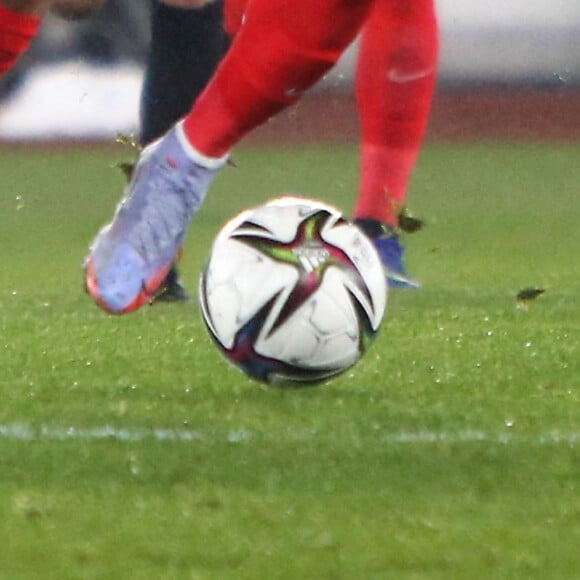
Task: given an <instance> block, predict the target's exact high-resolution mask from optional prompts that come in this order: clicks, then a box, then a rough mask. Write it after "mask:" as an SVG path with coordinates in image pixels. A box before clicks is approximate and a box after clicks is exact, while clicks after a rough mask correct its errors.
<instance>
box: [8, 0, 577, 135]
mask: <svg viewBox="0 0 580 580" xmlns="http://www.w3.org/2000/svg"><path fill="white" fill-rule="evenodd" d="M437 5H438V12H439V19H440V24H441V41H442V44H441V59H440V72H439V84H438V93H437V98H436V101H435V104H434V110H433V115H432V122H431V127H430V134H431V136H432V137H440V138H458V137H462V136H468V135H471V136H473V134H474V133H477V134H479V135H480V136H481V137H482V138H484V137H497V136H508V137H513V138H518V137H525V138H542V137H547V138H552V137H556V138H565V139H569V138H572V139H576V138H579V137H580V2H575V1H571V0H509V2H505V1H504V0H487V1H486V2H480V1H476V0H438V2H437ZM149 13H150V5H149V2H148V1H147V0H109V2H108V4H107V6H106V8H105V9H103V10H102V11H100V12H99V13H98V14H95V15H94V16H93V17H92V18H90V19H88V20H85V21H81V22H67V21H64V20H60V19H58V18H56V17H49V18H47V19H46V20H45V22H44V24H43V27H42V31H41V34H40V35H39V37H38V38H37V39H36V41H35V42H34V44H33V46H32V49H31V50H30V51H29V53H28V54H26V55H25V56H24V57H23V58H22V59H21V60H20V62H19V64H18V66H17V67H16V68H15V69H14V70H13V71H11V73H9V75H8V76H7V77H5V78H4V79H3V80H2V82H1V83H0V140H2V141H18V140H32V139H34V140H46V139H49V140H53V139H62V140H65V139H71V140H78V139H82V140H108V139H114V137H115V135H117V133H119V132H124V133H134V132H136V131H137V129H138V107H139V95H140V88H141V79H142V70H143V63H144V59H145V55H146V53H147V49H148V44H149ZM356 49H357V47H356V43H355V44H354V45H353V46H352V47H351V48H350V49H349V50H348V52H347V53H346V54H345V55H344V57H343V59H342V60H341V62H340V63H339V66H338V67H336V69H335V70H334V71H333V73H332V74H330V75H329V76H328V78H325V79H324V80H323V81H322V82H321V83H320V85H319V86H317V87H316V89H315V90H314V91H313V93H314V94H313V95H312V96H311V98H308V99H305V101H304V104H303V105H302V104H301V112H302V116H300V115H296V114H293V115H291V117H290V116H286V117H284V118H282V119H281V120H278V121H277V122H276V123H277V125H276V127H275V130H273V128H272V127H265V128H263V130H261V131H260V132H259V135H258V137H260V138H272V139H274V138H275V136H276V135H278V138H279V135H280V124H284V129H285V131H287V133H286V136H287V137H288V138H293V137H297V138H298V137H301V138H309V135H308V131H309V126H310V125H309V123H308V122H307V121H306V117H307V115H308V113H309V112H311V113H313V114H322V109H321V108H320V107H324V109H323V116H324V120H323V123H322V127H318V129H317V132H318V133H317V135H316V136H317V137H321V135H320V133H324V134H325V135H326V136H327V137H328V138H334V137H336V138H348V137H349V136H350V135H353V136H354V135H355V133H356V115H355V111H354V108H353V107H352V105H353V103H352V78H353V70H354V63H355V59H356ZM322 103H324V104H322ZM348 113H352V114H348ZM268 131H270V133H268ZM312 138H315V135H312Z"/></svg>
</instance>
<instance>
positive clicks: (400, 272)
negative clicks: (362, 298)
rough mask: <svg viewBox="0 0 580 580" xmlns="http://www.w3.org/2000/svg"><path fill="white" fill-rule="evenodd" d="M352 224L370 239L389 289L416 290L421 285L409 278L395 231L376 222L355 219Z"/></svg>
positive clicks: (402, 249) (403, 251) (403, 250)
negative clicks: (380, 261)
mask: <svg viewBox="0 0 580 580" xmlns="http://www.w3.org/2000/svg"><path fill="white" fill-rule="evenodd" d="M354 223H355V224H356V225H357V226H358V227H359V228H360V229H361V230H362V231H363V232H364V233H365V234H366V235H367V236H368V237H369V238H370V239H371V241H372V242H373V244H374V245H375V248H376V250H377V252H378V254H379V256H380V258H381V260H382V262H383V265H384V267H385V272H386V276H387V284H388V286H389V288H408V289H417V288H420V287H421V285H420V284H419V283H418V282H416V281H415V280H413V279H411V278H409V276H408V275H407V271H406V269H405V264H404V262H403V254H404V253H405V249H404V248H403V246H402V245H401V242H400V241H399V234H398V232H397V230H396V229H395V228H393V227H390V226H388V225H386V224H384V223H382V222H380V221H378V220H374V219H368V218H356V219H355V220H354Z"/></svg>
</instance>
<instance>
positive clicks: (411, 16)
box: [355, 0, 438, 226]
mask: <svg viewBox="0 0 580 580" xmlns="http://www.w3.org/2000/svg"><path fill="white" fill-rule="evenodd" d="M437 55H438V30H437V21H436V15H435V11H434V6H433V1H432V0H415V2H414V3H413V2H402V3H401V2H391V1H390V0H377V2H376V3H375V6H374V8H373V11H372V13H371V14H370V16H369V18H368V19H367V22H366V24H365V28H364V32H363V35H362V39H361V46H360V53H359V60H358V66H357V76H356V94H357V103H358V109H359V116H360V122H361V180H360V190H359V196H358V199H357V203H356V207H355V216H356V217H365V218H373V219H377V220H380V221H382V222H384V223H387V224H389V225H391V226H396V225H397V223H398V214H399V211H400V210H401V208H402V207H403V205H404V203H405V197H406V193H407V188H408V184H409V179H410V176H411V173H412V171H413V168H414V166H415V163H416V160H417V157H418V155H419V151H420V148H421V145H422V142H423V138H424V134H425V131H426V127H427V121H428V116H429V111H430V107H431V101H432V97H433V91H434V86H435V77H436V68H437Z"/></svg>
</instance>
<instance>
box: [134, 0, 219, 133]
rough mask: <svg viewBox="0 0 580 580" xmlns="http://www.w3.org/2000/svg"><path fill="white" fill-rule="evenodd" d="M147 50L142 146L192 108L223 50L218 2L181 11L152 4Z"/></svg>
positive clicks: (155, 3)
mask: <svg viewBox="0 0 580 580" xmlns="http://www.w3.org/2000/svg"><path fill="white" fill-rule="evenodd" d="M151 19H152V20H151V46H150V48H149V55H148V59H147V64H146V69H145V80H144V83H143V90H142V93H141V142H142V143H144V144H147V143H150V142H151V141H154V140H155V139H157V138H158V137H160V136H161V135H163V134H164V133H165V132H166V131H167V130H168V129H169V128H170V127H171V126H172V125H173V124H174V123H175V122H176V121H177V120H178V119H180V118H181V117H183V116H184V115H185V114H186V113H187V112H188V111H189V109H190V108H191V106H192V103H193V102H194V101H195V100H196V98H197V97H198V95H199V94H200V93H201V91H202V90H203V89H204V88H205V86H206V84H207V82H208V81H209V79H210V78H211V76H212V74H213V73H214V71H215V69H216V67H217V65H218V63H219V61H220V60H221V58H222V56H223V53H224V50H225V45H226V39H225V33H224V31H223V25H222V0H217V1H216V2H212V3H210V4H207V5H206V6H204V7H203V8H194V9H185V8H175V7H173V6H168V5H167V4H163V3H162V2H160V1H156V2H154V5H153V13H152V16H151Z"/></svg>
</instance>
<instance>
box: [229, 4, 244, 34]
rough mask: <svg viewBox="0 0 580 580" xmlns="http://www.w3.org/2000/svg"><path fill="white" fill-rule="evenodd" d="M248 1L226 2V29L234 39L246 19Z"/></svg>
mask: <svg viewBox="0 0 580 580" xmlns="http://www.w3.org/2000/svg"><path fill="white" fill-rule="evenodd" d="M247 4H248V0H224V29H225V31H226V32H227V33H228V34H229V36H230V37H234V36H235V35H236V34H237V33H238V31H239V30H240V27H241V26H242V21H243V19H244V12H245V11H246V5H247Z"/></svg>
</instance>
